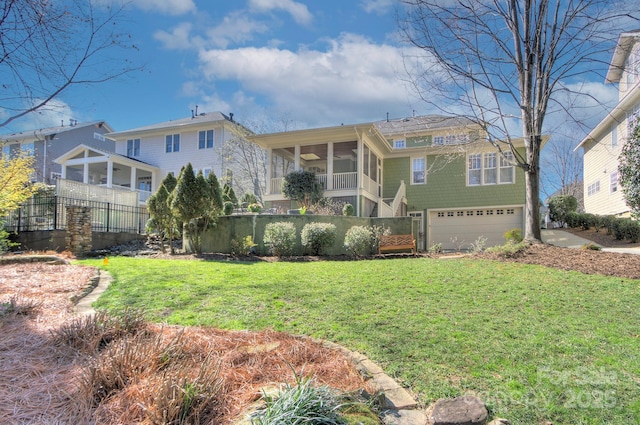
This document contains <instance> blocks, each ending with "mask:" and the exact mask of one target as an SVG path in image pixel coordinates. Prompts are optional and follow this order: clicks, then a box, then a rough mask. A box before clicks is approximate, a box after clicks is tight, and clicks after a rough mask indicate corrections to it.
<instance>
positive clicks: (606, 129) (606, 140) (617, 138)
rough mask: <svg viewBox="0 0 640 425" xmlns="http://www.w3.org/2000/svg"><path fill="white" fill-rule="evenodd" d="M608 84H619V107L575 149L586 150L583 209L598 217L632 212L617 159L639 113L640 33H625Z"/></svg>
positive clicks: (608, 76)
mask: <svg viewBox="0 0 640 425" xmlns="http://www.w3.org/2000/svg"><path fill="white" fill-rule="evenodd" d="M606 82H608V83H616V84H618V88H619V102H618V104H617V105H616V107H615V108H614V109H613V110H612V111H611V112H610V113H609V114H608V115H607V116H606V117H605V118H604V119H603V120H602V121H601V122H600V123H599V124H598V125H597V126H596V127H595V128H594V129H593V130H592V131H591V132H590V133H589V134H588V135H587V137H585V138H584V140H582V142H580V144H579V145H578V146H577V147H576V149H578V148H582V149H583V150H584V159H583V161H584V209H585V212H588V213H592V214H599V215H617V216H624V215H628V214H629V212H630V209H629V206H628V205H627V203H626V201H625V199H624V195H623V194H622V191H621V188H620V184H619V183H618V158H619V156H620V152H621V148H622V145H623V144H624V143H625V141H626V138H627V135H628V134H629V129H630V126H631V124H632V123H633V122H634V120H635V118H636V117H637V116H638V113H639V111H640V30H638V31H634V32H628V33H623V34H622V35H621V36H620V38H619V40H618V44H617V46H616V50H615V53H614V54H613V58H612V60H611V64H610V66H609V71H608V73H607V78H606Z"/></svg>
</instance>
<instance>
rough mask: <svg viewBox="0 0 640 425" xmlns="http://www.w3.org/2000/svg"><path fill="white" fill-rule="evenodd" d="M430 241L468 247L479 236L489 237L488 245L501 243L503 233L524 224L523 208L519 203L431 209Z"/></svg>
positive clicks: (430, 242) (446, 246)
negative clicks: (516, 204)
mask: <svg viewBox="0 0 640 425" xmlns="http://www.w3.org/2000/svg"><path fill="white" fill-rule="evenodd" d="M428 220H429V221H428V229H427V232H428V233H427V237H428V245H427V247H431V246H433V245H435V244H437V243H440V244H442V248H443V249H445V250H458V249H469V248H470V246H471V244H472V243H474V242H476V240H478V238H479V237H481V236H483V237H485V238H487V241H486V245H485V246H487V247H489V246H494V245H501V244H503V243H504V242H505V240H504V233H505V232H506V231H507V230H510V229H513V228H520V229H522V228H523V225H524V208H523V206H522V205H519V206H500V207H478V208H461V209H446V210H429V213H428Z"/></svg>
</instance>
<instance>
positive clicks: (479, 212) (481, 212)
mask: <svg viewBox="0 0 640 425" xmlns="http://www.w3.org/2000/svg"><path fill="white" fill-rule="evenodd" d="M476 215H484V211H482V210H478V211H476Z"/></svg>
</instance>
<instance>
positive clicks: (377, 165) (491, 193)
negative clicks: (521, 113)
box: [250, 115, 525, 250]
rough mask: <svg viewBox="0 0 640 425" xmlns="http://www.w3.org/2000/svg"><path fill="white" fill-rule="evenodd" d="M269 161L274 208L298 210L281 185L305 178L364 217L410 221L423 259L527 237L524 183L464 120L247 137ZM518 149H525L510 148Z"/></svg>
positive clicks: (505, 153)
mask: <svg viewBox="0 0 640 425" xmlns="http://www.w3.org/2000/svg"><path fill="white" fill-rule="evenodd" d="M250 140H252V141H253V142H255V143H257V144H258V145H260V146H261V147H263V148H264V149H266V151H267V160H268V164H270V166H269V167H267V194H266V195H265V196H264V200H265V201H266V202H267V204H268V206H269V207H272V208H280V209H282V210H286V209H289V208H292V207H295V206H294V205H292V204H291V202H290V201H289V200H287V199H285V198H284V197H283V196H282V193H281V190H280V187H281V185H282V180H283V178H284V177H285V176H286V175H287V174H288V173H289V172H291V171H293V170H299V169H303V170H308V171H313V172H315V173H316V178H317V179H318V181H319V182H320V183H321V185H322V187H323V188H324V196H326V197H330V198H333V199H336V200H341V201H344V202H349V203H351V204H353V205H354V207H355V209H356V214H357V215H358V216H360V217H397V216H410V217H412V218H413V223H414V233H415V234H416V235H417V243H418V248H419V249H423V250H425V249H429V247H431V246H433V245H435V244H442V247H443V248H444V249H449V250H453V249H467V248H469V247H470V246H471V244H473V243H477V241H479V240H484V239H485V238H486V242H485V243H486V246H492V245H497V244H502V243H503V242H504V238H503V234H504V233H505V232H506V231H507V230H510V229H513V228H522V226H523V220H524V203H525V190H524V174H523V172H522V170H521V169H519V168H518V167H516V166H515V161H514V159H513V158H514V157H513V155H514V153H513V152H511V151H510V150H502V151H499V150H498V148H496V147H495V146H494V145H492V144H491V143H489V142H488V141H487V140H486V138H485V137H484V135H483V133H482V131H481V128H480V126H479V125H478V124H476V123H474V122H473V121H471V120H469V119H467V118H461V117H445V116H440V115H428V116H418V117H410V118H404V119H398V120H386V121H380V122H374V123H365V124H355V125H341V126H337V127H326V128H317V129H306V130H296V131H289V132H282V133H271V134H262V135H255V136H251V137H250ZM514 145H515V146H516V149H518V150H519V149H523V148H522V146H523V145H522V141H516V142H514Z"/></svg>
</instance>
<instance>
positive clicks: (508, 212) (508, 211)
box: [507, 208, 516, 215]
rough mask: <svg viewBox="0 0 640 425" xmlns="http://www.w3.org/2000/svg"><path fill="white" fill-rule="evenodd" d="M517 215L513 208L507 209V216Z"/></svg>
mask: <svg viewBox="0 0 640 425" xmlns="http://www.w3.org/2000/svg"><path fill="white" fill-rule="evenodd" d="M515 213H516V210H514V209H513V208H508V209H507V214H509V215H513V214H515Z"/></svg>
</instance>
